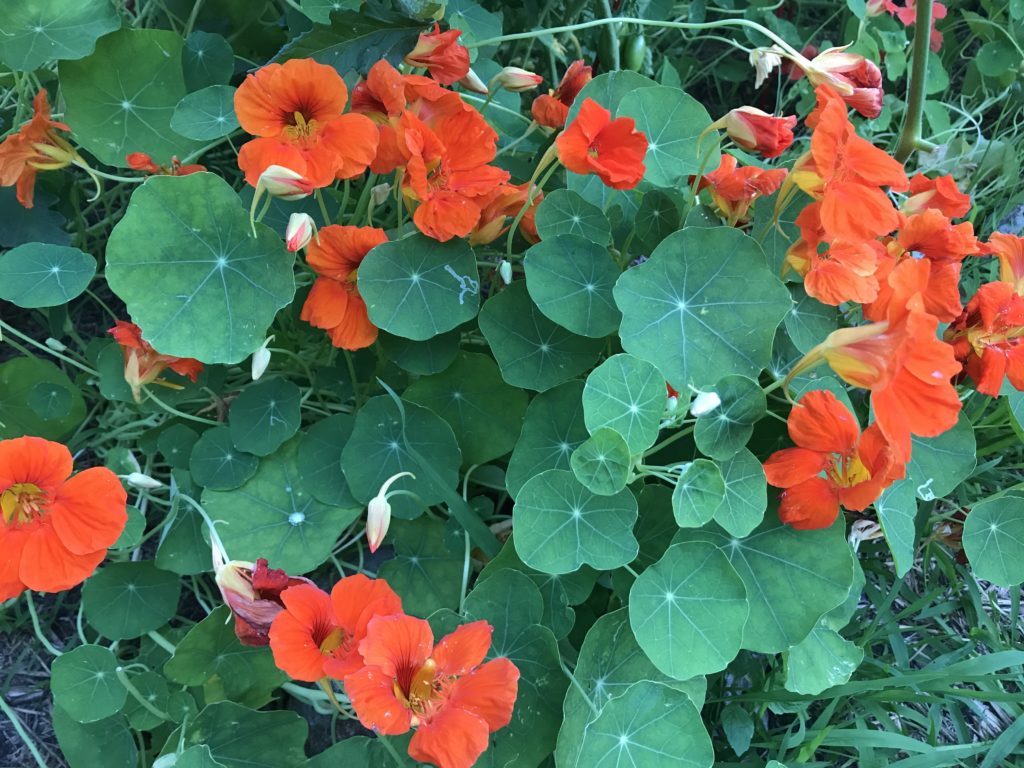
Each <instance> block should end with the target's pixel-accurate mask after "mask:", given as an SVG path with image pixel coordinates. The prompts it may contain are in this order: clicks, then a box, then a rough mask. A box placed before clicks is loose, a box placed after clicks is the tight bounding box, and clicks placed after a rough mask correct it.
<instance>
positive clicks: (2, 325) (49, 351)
mask: <svg viewBox="0 0 1024 768" xmlns="http://www.w3.org/2000/svg"><path fill="white" fill-rule="evenodd" d="M0 329H3V330H5V331H8V332H9V333H13V334H14V335H15V336H17V337H18V338H19V339H21V340H22V341H27V342H28V343H29V344H31V345H32V346H34V347H36V348H38V349H41V350H43V352H46V353H47V354H50V355H53V356H54V357H56V358H58V359H60V360H63V361H64V362H65V363H67V364H68V365H73V366H75V368H78V369H79V370H81V371H85V372H86V373H88V374H90V375H92V376H99V374H98V373H97V372H96V371H94V370H93V369H92V368H90V367H89V366H87V365H83V364H82V363H80V362H78V361H77V360H72V359H71V358H70V357H67V356H66V355H62V354H61V353H60V352H58V351H57V350H55V349H51V348H50V347H48V346H46V345H45V344H43V343H42V342H39V341H36V340H35V339H33V338H32V337H31V336H27V335H25V334H24V333H22V332H21V331H19V330H18V329H17V328H14V327H13V326H10V325H8V324H7V323H5V322H4V321H3V320H0ZM8 343H10V342H8Z"/></svg>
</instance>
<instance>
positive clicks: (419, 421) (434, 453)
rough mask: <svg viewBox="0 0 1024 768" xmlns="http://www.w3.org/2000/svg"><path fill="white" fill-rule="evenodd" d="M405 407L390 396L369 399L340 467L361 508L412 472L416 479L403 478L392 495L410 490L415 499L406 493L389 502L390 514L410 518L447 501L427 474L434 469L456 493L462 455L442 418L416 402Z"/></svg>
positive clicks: (441, 489) (360, 411) (443, 493)
mask: <svg viewBox="0 0 1024 768" xmlns="http://www.w3.org/2000/svg"><path fill="white" fill-rule="evenodd" d="M402 407H403V408H402V410H401V411H400V410H399V408H398V406H397V405H396V404H395V401H394V400H392V399H391V398H390V397H387V396H381V397H374V398H371V399H370V400H368V401H367V402H366V404H365V405H363V407H362V408H360V409H359V411H358V412H357V413H356V423H355V426H354V427H353V428H352V437H351V438H349V441H348V444H347V445H346V446H345V450H343V451H342V453H341V468H342V471H344V473H345V477H346V479H347V480H348V485H349V488H350V489H351V490H352V495H353V496H354V497H355V498H356V500H357V501H359V502H361V503H363V504H366V503H368V502H369V501H370V499H372V498H373V497H374V496H376V495H377V492H378V491H379V490H380V488H381V486H382V485H383V484H384V482H385V481H386V480H387V479H388V478H389V477H391V476H392V475H396V474H398V473H399V472H412V474H413V475H415V477H416V479H415V480H413V479H412V478H411V477H405V478H402V479H401V480H399V481H398V482H397V483H396V484H395V485H394V486H392V490H398V489H402V490H409V491H412V492H413V493H414V494H415V498H414V497H412V496H408V495H405V494H402V495H399V496H393V497H392V498H391V499H390V500H389V503H390V504H391V514H393V515H394V516H395V517H399V518H405V519H412V518H414V517H418V516H419V515H420V513H421V512H422V511H423V509H424V507H426V506H429V505H431V504H437V503H439V502H440V501H442V500H443V499H444V497H445V492H446V488H438V487H436V484H435V483H433V482H431V479H430V473H428V471H427V470H428V469H431V470H433V472H434V473H436V474H437V475H438V476H439V477H440V479H441V481H442V482H443V483H444V484H445V486H446V487H447V488H454V487H455V484H456V483H457V482H458V475H459V466H460V465H461V464H462V454H461V452H460V451H459V444H458V442H457V441H456V440H455V435H454V434H453V433H452V429H451V427H449V426H448V423H447V422H446V421H445V420H444V419H442V418H441V417H440V416H438V415H437V414H436V413H434V412H433V411H431V410H429V409H428V408H423V407H422V406H419V405H415V404H413V403H405V402H403V403H402ZM421 462H428V464H429V466H428V467H424V466H423V465H422V464H421Z"/></svg>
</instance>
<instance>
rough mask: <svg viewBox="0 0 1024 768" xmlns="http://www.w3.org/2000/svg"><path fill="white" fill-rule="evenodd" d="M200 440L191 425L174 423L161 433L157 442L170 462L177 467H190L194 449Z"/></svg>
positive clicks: (161, 451)
mask: <svg viewBox="0 0 1024 768" xmlns="http://www.w3.org/2000/svg"><path fill="white" fill-rule="evenodd" d="M198 440H199V435H198V434H197V433H196V431H195V430H194V429H192V428H191V427H187V426H185V425H184V424H172V425H171V426H169V427H168V428H167V429H165V430H163V431H162V432H161V433H160V436H159V437H158V438H157V439H156V444H157V447H158V448H159V449H160V453H162V454H163V456H164V458H165V459H166V460H167V463H168V464H170V465H171V466H172V467H174V468H175V469H188V468H189V458H190V457H191V456H192V449H193V448H194V447H195V444H196V443H197V442H198Z"/></svg>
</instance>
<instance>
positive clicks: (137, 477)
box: [124, 472, 164, 491]
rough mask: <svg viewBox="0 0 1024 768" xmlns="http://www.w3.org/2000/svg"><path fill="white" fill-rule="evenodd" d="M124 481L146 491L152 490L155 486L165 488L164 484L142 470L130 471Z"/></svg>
mask: <svg viewBox="0 0 1024 768" xmlns="http://www.w3.org/2000/svg"><path fill="white" fill-rule="evenodd" d="M124 481H125V482H126V483H128V485H130V486H132V487H133V488H141V489H142V490H145V491H152V490H153V489H154V488H163V487H164V484H163V483H161V482H160V481H159V480H156V479H154V478H152V477H150V476H149V475H146V474H143V473H142V472H130V473H128V474H127V475H125V476H124Z"/></svg>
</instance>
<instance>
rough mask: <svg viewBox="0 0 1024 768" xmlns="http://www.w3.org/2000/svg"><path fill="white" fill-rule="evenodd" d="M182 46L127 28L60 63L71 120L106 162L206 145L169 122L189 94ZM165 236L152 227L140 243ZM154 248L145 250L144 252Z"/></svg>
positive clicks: (122, 163) (161, 156) (157, 33)
mask: <svg viewBox="0 0 1024 768" xmlns="http://www.w3.org/2000/svg"><path fill="white" fill-rule="evenodd" d="M182 44H183V41H182V39H181V37H180V36H179V35H178V34H177V33H175V32H167V31H164V30H160V29H122V30H120V31H118V32H114V33H113V34H110V35H107V36H106V37H104V38H102V39H100V40H99V41H98V42H97V43H96V52H95V53H93V54H92V55H90V56H88V57H87V58H84V59H81V60H80V61H64V62H61V64H60V88H61V93H63V95H64V100H65V102H66V103H67V109H66V110H65V112H64V120H65V122H67V124H68V125H70V126H72V128H73V130H74V137H75V139H77V140H78V142H79V143H80V144H81V145H82V146H83V147H85V148H86V149H88V150H89V151H90V152H92V153H93V154H94V155H96V157H97V158H99V160H100V161H101V162H104V163H107V164H108V165H113V166H118V167H121V168H124V167H127V164H128V163H127V160H126V159H125V158H126V157H127V155H128V154H129V153H131V152H145V153H146V154H148V155H150V156H151V157H152V158H153V159H154V160H155V161H157V162H158V163H163V162H167V161H168V160H170V159H171V157H172V156H173V155H177V156H178V157H186V156H187V155H188V154H189V153H191V152H193V151H194V150H197V149H199V148H200V146H201V145H200V144H199V142H196V141H192V140H190V139H185V138H182V137H181V136H178V135H177V134H176V133H175V132H174V131H172V130H171V125H170V122H171V115H172V114H174V108H175V107H176V106H177V105H178V102H179V101H181V99H182V97H183V96H184V95H185V81H184V79H183V77H182V72H181V48H182ZM185 221H188V222H190V223H191V222H192V220H191V219H189V218H185ZM193 226H194V225H193ZM158 237H159V236H158V235H156V233H155V232H151V233H150V235H149V237H147V238H146V239H145V240H141V241H139V242H153V241H154V239H155V238H158ZM147 250H148V249H145V248H139V251H140V252H142V253H145V252H146V251H147ZM185 250H186V252H187V251H188V250H189V249H185ZM196 327H201V326H196Z"/></svg>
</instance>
